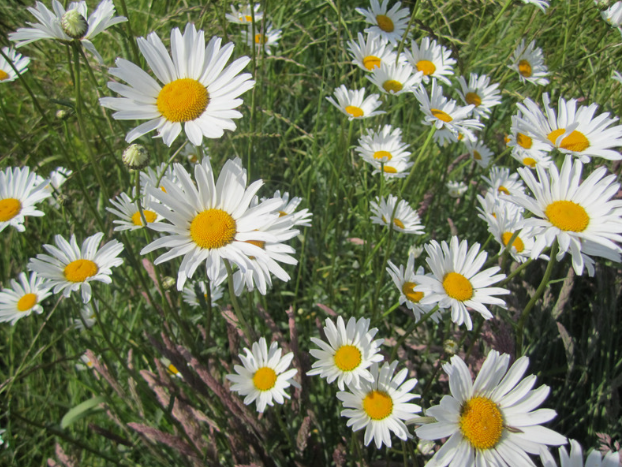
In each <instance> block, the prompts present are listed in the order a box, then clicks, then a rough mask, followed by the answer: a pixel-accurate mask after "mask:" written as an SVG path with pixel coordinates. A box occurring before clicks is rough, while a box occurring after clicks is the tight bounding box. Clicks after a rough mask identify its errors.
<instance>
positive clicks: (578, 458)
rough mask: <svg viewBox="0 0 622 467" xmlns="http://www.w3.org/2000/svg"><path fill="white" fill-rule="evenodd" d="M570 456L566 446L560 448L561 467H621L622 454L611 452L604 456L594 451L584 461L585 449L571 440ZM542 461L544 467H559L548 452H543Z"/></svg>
mask: <svg viewBox="0 0 622 467" xmlns="http://www.w3.org/2000/svg"><path fill="white" fill-rule="evenodd" d="M569 441H570V454H568V451H567V450H566V447H565V446H560V448H559V462H560V463H559V466H560V467H620V464H622V462H621V461H620V459H621V457H620V454H621V453H620V452H613V451H609V452H607V453H605V454H604V455H603V454H601V453H600V452H599V451H597V450H596V449H592V450H591V451H590V453H589V454H588V455H587V457H586V459H585V461H584V460H583V449H582V448H581V445H580V444H579V442H578V441H576V440H574V439H571V440H569ZM540 459H541V460H542V465H543V466H544V467H557V466H558V464H557V463H556V462H555V458H554V457H553V456H552V455H551V453H550V452H549V451H548V450H545V451H543V452H542V454H541V457H540Z"/></svg>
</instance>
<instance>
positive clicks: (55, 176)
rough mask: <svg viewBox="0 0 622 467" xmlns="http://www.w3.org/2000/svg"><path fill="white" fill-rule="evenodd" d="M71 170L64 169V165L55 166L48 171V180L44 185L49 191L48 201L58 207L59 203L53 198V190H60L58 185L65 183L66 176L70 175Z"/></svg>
mask: <svg viewBox="0 0 622 467" xmlns="http://www.w3.org/2000/svg"><path fill="white" fill-rule="evenodd" d="M72 173H73V170H69V169H66V168H64V167H56V168H55V169H54V170H52V171H51V172H50V175H49V182H48V184H47V185H45V190H46V191H47V192H48V193H50V197H49V198H48V203H50V205H52V206H54V207H56V208H58V207H59V204H58V201H57V200H56V198H55V192H60V187H61V186H63V185H64V184H65V182H66V181H67V178H68V177H70V176H71V174H72Z"/></svg>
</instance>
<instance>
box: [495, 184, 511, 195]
mask: <svg viewBox="0 0 622 467" xmlns="http://www.w3.org/2000/svg"><path fill="white" fill-rule="evenodd" d="M497 191H498V192H499V193H503V194H504V195H509V194H510V190H508V189H507V188H506V187H504V186H503V185H501V186H500V187H499V188H497Z"/></svg>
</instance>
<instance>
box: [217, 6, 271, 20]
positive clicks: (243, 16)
mask: <svg viewBox="0 0 622 467" xmlns="http://www.w3.org/2000/svg"><path fill="white" fill-rule="evenodd" d="M251 8H252V10H255V11H251ZM260 8H261V5H260V4H259V3H254V4H253V6H252V7H251V6H250V5H238V8H236V7H235V6H233V5H231V13H226V14H225V18H227V21H229V22H230V23H234V24H251V23H252V22H253V16H255V23H258V22H260V21H261V20H262V19H263V13H262V12H261V11H260Z"/></svg>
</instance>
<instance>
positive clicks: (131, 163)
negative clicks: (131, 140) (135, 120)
mask: <svg viewBox="0 0 622 467" xmlns="http://www.w3.org/2000/svg"><path fill="white" fill-rule="evenodd" d="M148 159H149V153H148V152H147V150H146V149H145V148H144V147H143V146H141V145H140V144H132V145H131V146H128V148H127V149H126V150H125V151H123V163H124V164H125V165H126V166H127V168H128V169H130V170H140V169H142V168H143V167H144V166H146V165H147V160H148Z"/></svg>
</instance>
